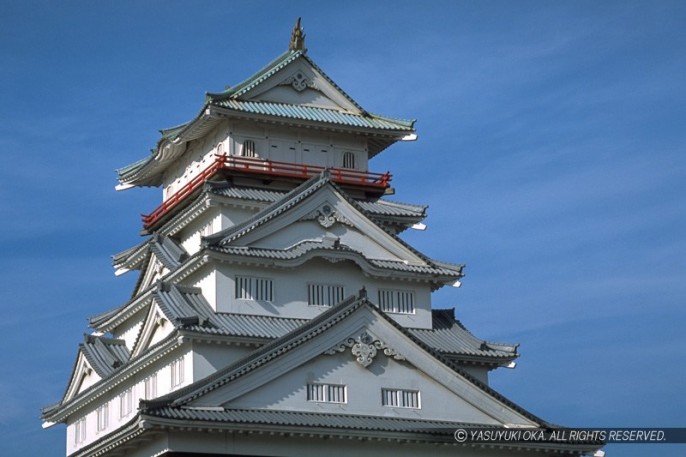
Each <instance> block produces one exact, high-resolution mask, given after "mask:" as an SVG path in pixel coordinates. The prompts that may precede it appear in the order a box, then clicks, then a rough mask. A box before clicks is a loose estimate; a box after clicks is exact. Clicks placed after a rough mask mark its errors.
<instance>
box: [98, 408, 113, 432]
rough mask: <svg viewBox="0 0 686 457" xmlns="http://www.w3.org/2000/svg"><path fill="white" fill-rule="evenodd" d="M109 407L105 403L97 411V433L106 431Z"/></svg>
mask: <svg viewBox="0 0 686 457" xmlns="http://www.w3.org/2000/svg"><path fill="white" fill-rule="evenodd" d="M109 410H110V408H109V406H108V404H107V403H105V404H104V405H101V406H99V407H98V409H97V412H96V414H97V416H98V428H97V430H98V431H99V432H102V431H103V430H105V429H107V424H108V422H109V415H110V414H109Z"/></svg>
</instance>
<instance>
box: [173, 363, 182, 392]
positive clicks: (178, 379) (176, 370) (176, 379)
mask: <svg viewBox="0 0 686 457" xmlns="http://www.w3.org/2000/svg"><path fill="white" fill-rule="evenodd" d="M181 383H183V357H181V358H180V359H176V360H174V361H173V362H172V363H171V386H172V388H174V387H176V386H178V385H179V384H181Z"/></svg>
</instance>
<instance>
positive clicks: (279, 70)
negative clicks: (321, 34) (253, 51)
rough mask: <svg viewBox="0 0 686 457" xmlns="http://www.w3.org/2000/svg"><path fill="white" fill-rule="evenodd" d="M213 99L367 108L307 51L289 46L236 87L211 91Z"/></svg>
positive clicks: (358, 111)
mask: <svg viewBox="0 0 686 457" xmlns="http://www.w3.org/2000/svg"><path fill="white" fill-rule="evenodd" d="M207 97H208V99H209V100H213V101H219V100H227V99H233V100H241V101H265V102H274V103H282V104H286V105H292V106H298V105H301V106H314V107H320V108H327V109H337V110H342V111H346V112H349V113H352V114H358V115H359V114H364V113H365V111H364V110H363V109H362V107H361V106H360V105H359V104H357V102H355V101H354V100H353V99H352V98H351V97H350V96H349V95H348V94H346V93H345V92H344V91H343V89H341V88H340V87H339V86H338V85H337V84H336V83H335V82H334V81H333V80H332V79H331V78H329V77H328V76H327V75H326V73H324V71H323V70H322V69H321V68H319V66H317V64H315V63H314V62H313V61H312V60H311V59H310V58H309V57H307V55H306V51H304V50H289V51H286V52H285V53H283V54H281V55H280V56H279V57H277V58H276V59H274V60H273V61H272V62H270V63H269V64H267V65H266V66H265V67H264V68H262V69H261V70H259V71H258V72H257V73H255V74H253V75H252V76H250V77H249V78H248V79H246V80H245V81H243V82H241V83H239V84H237V85H236V86H235V87H234V88H231V89H229V90H227V91H226V92H222V93H214V94H213V93H210V94H207Z"/></svg>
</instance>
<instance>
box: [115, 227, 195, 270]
mask: <svg viewBox="0 0 686 457" xmlns="http://www.w3.org/2000/svg"><path fill="white" fill-rule="evenodd" d="M150 252H152V253H154V254H155V257H157V259H158V260H159V261H160V262H162V265H164V266H165V267H167V268H168V269H169V270H174V269H176V268H177V267H178V266H179V265H180V264H181V262H182V261H183V260H184V259H185V258H187V257H188V254H187V253H186V251H185V249H183V247H181V246H180V245H179V244H178V243H177V242H176V241H174V240H172V239H171V238H169V237H166V236H163V235H159V234H155V235H153V236H152V237H150V238H148V239H146V240H145V241H143V242H142V243H139V244H137V245H136V246H134V247H132V248H129V249H127V250H125V251H122V252H120V253H118V254H115V255H113V256H112V265H113V266H114V267H115V268H127V269H136V268H141V266H142V265H143V264H144V263H145V261H146V260H147V257H148V254H149V253H150Z"/></svg>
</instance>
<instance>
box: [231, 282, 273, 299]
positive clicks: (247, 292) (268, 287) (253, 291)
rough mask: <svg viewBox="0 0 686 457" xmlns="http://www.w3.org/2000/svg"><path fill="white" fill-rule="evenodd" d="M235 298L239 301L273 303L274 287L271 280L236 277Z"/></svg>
mask: <svg viewBox="0 0 686 457" xmlns="http://www.w3.org/2000/svg"><path fill="white" fill-rule="evenodd" d="M236 298H237V299H239V300H255V301H269V302H270V301H273V298H274V286H273V283H272V280H271V279H267V278H255V277H252V276H236Z"/></svg>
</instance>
